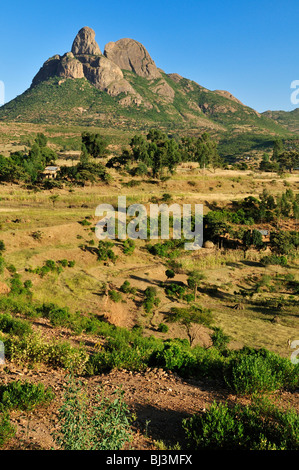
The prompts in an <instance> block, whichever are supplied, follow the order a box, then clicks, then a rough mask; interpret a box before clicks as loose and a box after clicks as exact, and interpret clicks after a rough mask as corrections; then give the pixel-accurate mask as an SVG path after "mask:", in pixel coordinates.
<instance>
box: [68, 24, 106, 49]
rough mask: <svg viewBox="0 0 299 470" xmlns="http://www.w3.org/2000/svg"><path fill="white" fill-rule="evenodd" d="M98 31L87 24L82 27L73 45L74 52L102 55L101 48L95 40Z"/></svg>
mask: <svg viewBox="0 0 299 470" xmlns="http://www.w3.org/2000/svg"><path fill="white" fill-rule="evenodd" d="M95 35H96V33H95V32H94V30H93V29H91V28H88V27H87V26H85V27H84V28H82V29H80V31H79V32H78V34H77V36H76V37H75V39H74V42H73V46H72V53H73V54H74V55H78V54H87V55H102V53H101V51H100V48H99V46H98V44H97V42H96V40H95Z"/></svg>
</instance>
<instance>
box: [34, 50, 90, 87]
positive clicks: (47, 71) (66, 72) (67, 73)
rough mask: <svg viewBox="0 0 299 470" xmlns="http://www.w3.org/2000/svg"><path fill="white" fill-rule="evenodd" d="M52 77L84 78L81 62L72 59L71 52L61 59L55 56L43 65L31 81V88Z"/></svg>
mask: <svg viewBox="0 0 299 470" xmlns="http://www.w3.org/2000/svg"><path fill="white" fill-rule="evenodd" d="M52 77H64V78H84V73H83V66H82V64H81V62H80V61H79V60H77V59H76V58H75V57H74V55H73V54H72V52H67V53H66V54H64V55H63V56H62V57H61V56H60V55H55V56H54V57H51V58H50V59H48V60H47V61H46V62H45V63H44V64H43V66H42V67H41V69H40V70H39V72H38V73H37V74H36V75H35V77H34V79H33V80H32V85H31V86H35V85H37V84H38V83H40V82H43V81H46V80H48V79H49V78H52Z"/></svg>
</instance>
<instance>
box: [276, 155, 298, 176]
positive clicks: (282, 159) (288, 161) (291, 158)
mask: <svg viewBox="0 0 299 470" xmlns="http://www.w3.org/2000/svg"><path fill="white" fill-rule="evenodd" d="M277 162H278V163H279V168H280V170H281V171H285V170H288V171H290V172H291V173H292V171H293V169H294V168H295V167H297V166H299V153H298V152H297V151H296V150H290V151H285V152H283V153H281V154H279V155H278V157H277Z"/></svg>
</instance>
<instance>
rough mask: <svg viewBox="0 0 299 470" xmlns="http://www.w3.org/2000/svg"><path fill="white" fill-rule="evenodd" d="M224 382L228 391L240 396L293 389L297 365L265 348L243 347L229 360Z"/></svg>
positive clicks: (298, 372)
mask: <svg viewBox="0 0 299 470" xmlns="http://www.w3.org/2000/svg"><path fill="white" fill-rule="evenodd" d="M224 379H225V381H226V383H227V385H228V386H229V387H230V388H232V389H233V390H234V391H235V392H237V393H241V394H248V393H254V392H265V391H274V390H278V389H281V388H285V389H289V390H293V389H295V388H296V387H298V385H299V365H298V364H296V365H295V364H292V363H291V362H290V360H289V359H286V358H282V357H280V356H278V355H276V354H274V353H272V352H270V351H267V350H266V349H259V350H254V349H250V348H246V347H245V348H243V349H242V350H241V351H238V353H236V354H232V355H231V357H230V358H229V361H228V363H227V364H226V367H225V369H224Z"/></svg>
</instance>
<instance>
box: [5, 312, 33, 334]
mask: <svg viewBox="0 0 299 470" xmlns="http://www.w3.org/2000/svg"><path fill="white" fill-rule="evenodd" d="M0 330H1V331H3V333H9V334H11V335H17V336H25V335H27V334H29V333H31V332H32V328H31V325H30V324H29V323H28V322H26V321H25V320H21V319H19V318H13V317H12V316H11V315H10V314H9V313H3V314H2V315H1V316H0Z"/></svg>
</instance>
